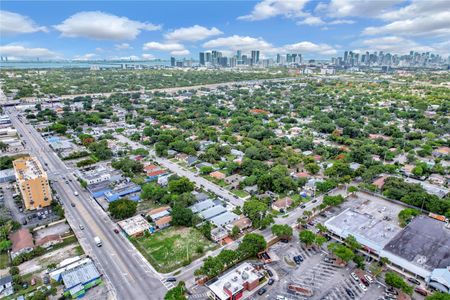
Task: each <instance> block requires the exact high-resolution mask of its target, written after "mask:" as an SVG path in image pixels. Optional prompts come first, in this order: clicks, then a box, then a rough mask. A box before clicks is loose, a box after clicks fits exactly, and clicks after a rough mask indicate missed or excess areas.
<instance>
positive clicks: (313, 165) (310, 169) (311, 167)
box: [305, 163, 320, 175]
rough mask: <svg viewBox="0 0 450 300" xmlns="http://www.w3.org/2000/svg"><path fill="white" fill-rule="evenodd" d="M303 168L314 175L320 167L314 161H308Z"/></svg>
mask: <svg viewBox="0 0 450 300" xmlns="http://www.w3.org/2000/svg"><path fill="white" fill-rule="evenodd" d="M305 169H306V170H307V171H308V172H309V173H311V174H312V175H315V174H317V173H318V172H319V171H320V167H319V165H318V164H316V163H309V164H307V165H305Z"/></svg>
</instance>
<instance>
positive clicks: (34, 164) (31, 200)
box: [13, 156, 52, 210]
mask: <svg viewBox="0 0 450 300" xmlns="http://www.w3.org/2000/svg"><path fill="white" fill-rule="evenodd" d="M13 166H14V171H15V173H16V180H17V183H18V185H19V189H20V192H21V194H22V199H23V203H24V205H25V208H26V209H27V210H34V209H40V208H43V207H46V206H49V205H50V204H51V203H52V195H51V190H50V185H49V183H48V178H47V173H45V171H44V169H43V168H42V165H41V163H40V162H39V161H38V159H37V158H36V157H30V156H26V157H21V158H19V159H16V160H15V161H13Z"/></svg>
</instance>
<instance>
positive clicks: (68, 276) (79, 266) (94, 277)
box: [50, 258, 102, 299]
mask: <svg viewBox="0 0 450 300" xmlns="http://www.w3.org/2000/svg"><path fill="white" fill-rule="evenodd" d="M50 277H51V278H53V279H54V280H56V281H59V282H61V281H62V282H63V283H64V295H65V296H66V297H71V298H73V299H75V298H81V297H83V296H84V295H85V294H86V291H87V290H88V289H90V288H92V287H94V286H96V285H99V284H100V283H101V282H102V279H101V274H100V273H99V271H98V270H97V268H96V267H95V265H94V262H93V261H92V260H91V259H90V258H83V259H79V258H76V260H75V261H74V262H72V263H70V264H68V265H65V266H63V267H61V268H59V269H56V270H55V271H53V272H51V273H50Z"/></svg>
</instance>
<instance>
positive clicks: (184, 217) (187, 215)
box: [171, 205, 194, 227]
mask: <svg viewBox="0 0 450 300" xmlns="http://www.w3.org/2000/svg"><path fill="white" fill-rule="evenodd" d="M193 222H194V214H193V213H192V210H190V209H189V208H186V207H183V206H181V205H175V206H174V207H173V208H172V221H171V224H172V225H175V226H186V227H190V226H192V225H193Z"/></svg>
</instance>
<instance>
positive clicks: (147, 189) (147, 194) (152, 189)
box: [141, 183, 168, 202]
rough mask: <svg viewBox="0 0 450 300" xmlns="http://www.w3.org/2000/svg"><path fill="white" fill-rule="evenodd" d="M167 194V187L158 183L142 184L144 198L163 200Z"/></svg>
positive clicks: (142, 196)
mask: <svg viewBox="0 0 450 300" xmlns="http://www.w3.org/2000/svg"><path fill="white" fill-rule="evenodd" d="M167 195H168V192H167V189H166V188H164V187H162V186H160V185H158V184H155V183H146V184H144V185H143V186H142V192H141V199H143V200H150V201H154V202H161V200H162V199H163V198H164V197H165V196H167Z"/></svg>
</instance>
